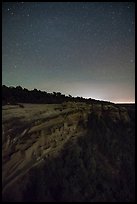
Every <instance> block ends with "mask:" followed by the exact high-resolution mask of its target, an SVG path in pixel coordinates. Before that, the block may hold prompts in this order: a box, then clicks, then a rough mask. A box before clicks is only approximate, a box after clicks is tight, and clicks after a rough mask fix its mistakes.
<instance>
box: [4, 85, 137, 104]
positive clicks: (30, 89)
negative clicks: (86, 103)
mask: <svg viewBox="0 0 137 204" xmlns="http://www.w3.org/2000/svg"><path fill="white" fill-rule="evenodd" d="M2 86H7V87H14V88H16V87H18V86H20V87H22V88H23V89H27V90H29V91H32V90H34V89H37V90H40V91H42V92H47V93H53V92H56V93H57V92H60V93H61V94H64V95H65V96H69V95H71V96H72V97H82V98H84V99H93V100H99V101H108V102H111V103H115V104H135V101H125V102H122V101H110V100H107V99H100V98H93V97H83V96H80V95H75V96H74V95H72V94H70V93H67V94H66V93H63V92H61V91H55V90H53V91H51V92H48V91H47V90H42V89H38V88H36V87H34V88H27V87H23V86H21V85H15V86H14V85H11V86H9V85H5V84H2Z"/></svg>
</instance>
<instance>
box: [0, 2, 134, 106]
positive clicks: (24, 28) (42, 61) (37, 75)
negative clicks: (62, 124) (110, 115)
mask: <svg viewBox="0 0 137 204" xmlns="http://www.w3.org/2000/svg"><path fill="white" fill-rule="evenodd" d="M2 84H4V85H7V86H18V85H20V86H22V87H23V88H27V89H29V90H31V89H34V88H37V89H38V90H39V89H40V90H44V91H47V92H53V91H55V92H57V91H59V92H61V93H62V94H65V95H68V94H71V95H72V96H82V97H85V98H89V97H90V98H94V99H99V100H108V101H112V102H134V101H135V8H134V3H132V2H131V3H130V2H117V3H116V2H110V3H108V2H105V3H103V2H96V3H95V2H56V3H54V2H51V3H49V2H26V3H25V2H11V3H10V2H7V3H3V6H2Z"/></svg>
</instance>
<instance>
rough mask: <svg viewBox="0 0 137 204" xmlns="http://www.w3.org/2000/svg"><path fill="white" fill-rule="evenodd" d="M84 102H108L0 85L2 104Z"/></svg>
mask: <svg viewBox="0 0 137 204" xmlns="http://www.w3.org/2000/svg"><path fill="white" fill-rule="evenodd" d="M67 101H69V102H86V103H91V102H92V103H95V104H97V103H104V104H110V102H108V101H99V100H95V99H91V98H90V99H85V98H83V97H72V96H71V95H69V96H65V95H64V94H61V93H60V92H53V93H47V92H46V91H40V90H37V89H34V90H31V91H30V90H28V89H26V88H22V87H21V86H17V87H7V86H5V85H3V86H2V104H3V105H6V104H8V103H9V104H17V103H39V104H46V103H47V104H59V103H63V102H67Z"/></svg>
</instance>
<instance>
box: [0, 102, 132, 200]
mask: <svg viewBox="0 0 137 204" xmlns="http://www.w3.org/2000/svg"><path fill="white" fill-rule="evenodd" d="M23 106H24V108H21V107H19V106H17V105H6V106H3V118H2V125H3V137H2V142H3V145H2V163H3V165H2V180H3V181H2V184H3V192H2V194H3V201H15V202H16V201H23V202H26V201H35V202H36V201H37V202H38V201H41V202H42V201H44V202H48V201H50V202H65V201H66V202H80V201H83V202H100V201H104V202H107V201H110V202H121V201H123V202H125V201H126V202H127V201H134V193H135V192H134V190H135V189H134V188H135V187H134V174H135V172H134V136H135V133H134V129H135V126H134V124H135V121H134V111H133V110H132V112H131V111H130V110H129V109H127V108H125V107H123V106H116V105H112V104H108V105H105V104H85V103H74V102H68V103H63V104H52V105H47V104H46V105H44V104H43V105H40V104H38V105H35V104H33V105H32V104H23Z"/></svg>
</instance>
